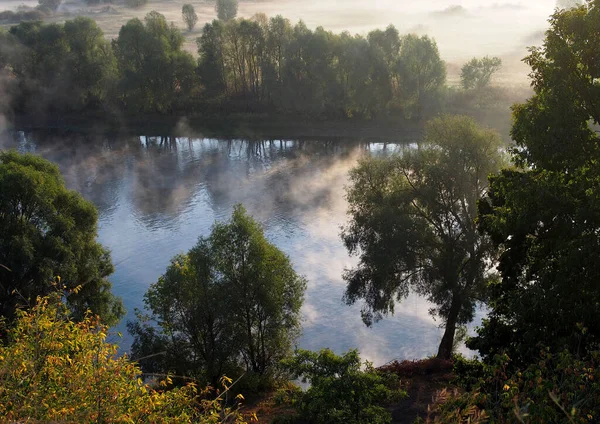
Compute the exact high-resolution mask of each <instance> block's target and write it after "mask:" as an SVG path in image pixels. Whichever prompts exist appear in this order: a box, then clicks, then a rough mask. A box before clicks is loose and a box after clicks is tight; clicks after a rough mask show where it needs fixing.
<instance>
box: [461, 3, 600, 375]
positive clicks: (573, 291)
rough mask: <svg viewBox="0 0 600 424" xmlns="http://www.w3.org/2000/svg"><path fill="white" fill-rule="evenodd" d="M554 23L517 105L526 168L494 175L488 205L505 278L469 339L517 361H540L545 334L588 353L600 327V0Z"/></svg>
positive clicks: (486, 223)
mask: <svg viewBox="0 0 600 424" xmlns="http://www.w3.org/2000/svg"><path fill="white" fill-rule="evenodd" d="M550 24H551V27H550V29H549V30H548V31H547V33H546V40H545V42H544V45H543V46H542V47H540V48H535V49H532V50H531V54H530V55H529V56H528V57H527V58H526V62H527V63H528V64H529V65H530V66H531V67H532V69H533V71H532V74H531V76H532V78H533V87H534V90H535V95H534V96H533V97H532V98H531V99H529V100H528V101H527V103H525V104H522V105H517V106H515V107H514V109H513V111H514V126H513V129H512V136H513V139H514V140H515V142H516V144H517V147H516V148H515V149H514V150H513V158H514V160H515V163H516V164H517V166H518V168H517V169H511V170H505V171H503V172H502V173H501V174H500V175H498V176H495V177H494V178H492V179H491V182H490V192H489V195H488V197H487V199H486V201H485V202H481V203H480V208H479V209H480V211H479V212H480V218H479V220H480V223H481V229H482V230H484V231H485V232H486V233H487V234H489V235H490V236H491V237H492V239H493V241H494V243H495V245H496V246H497V247H498V249H499V250H500V253H501V254H500V261H499V266H498V270H499V271H500V273H501V277H502V278H501V280H500V281H499V282H498V284H495V285H493V287H492V290H491V302H490V306H491V310H490V313H489V317H488V319H487V320H485V321H484V324H483V326H482V328H481V329H480V330H479V331H478V336H477V337H475V338H474V339H472V340H471V342H470V343H469V346H470V347H471V348H473V349H477V350H479V352H480V353H481V355H482V356H483V358H484V360H491V359H492V358H494V356H496V355H498V354H502V353H507V354H508V356H509V357H510V358H511V360H512V362H511V364H512V365H514V366H525V365H528V364H530V363H532V362H533V361H536V358H537V356H538V352H539V345H538V344H539V343H540V342H542V343H544V344H545V345H547V346H548V347H549V348H550V349H551V352H552V353H556V352H559V351H562V350H563V349H564V348H565V346H566V347H567V348H568V349H569V351H570V352H571V353H573V354H582V353H585V351H586V350H587V349H588V346H590V345H593V344H594V343H596V342H597V341H598V339H599V337H600V321H599V320H598V316H597V311H598V307H599V305H600V286H599V285H598V280H599V278H600V267H599V262H598V260H597V258H598V256H599V255H600V238H599V235H600V231H599V229H600V207H599V205H600V202H599V201H598V198H599V196H600V172H599V171H600V168H599V167H598V163H599V161H600V150H599V146H600V138H599V136H598V132H597V129H595V128H593V127H592V124H593V123H595V124H596V125H597V124H598V123H599V122H600V80H599V79H598V78H599V77H600V62H598V61H597V60H595V59H594V57H595V56H594V55H596V51H597V50H596V47H594V46H598V43H600V35H599V34H600V1H599V0H595V1H593V2H589V3H588V5H587V6H582V7H579V8H575V9H570V10H563V11H558V12H556V13H555V14H554V15H553V16H552V18H551V20H550ZM581 329H585V332H582V331H580V330H581Z"/></svg>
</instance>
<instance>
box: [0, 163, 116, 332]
mask: <svg viewBox="0 0 600 424" xmlns="http://www.w3.org/2000/svg"><path fill="white" fill-rule="evenodd" d="M97 222H98V212H97V211H96V208H95V207H94V205H93V204H92V203H90V202H88V201H86V200H84V199H83V198H82V197H81V196H80V195H79V194H78V193H76V192H74V191H70V190H67V189H66V188H65V185H64V181H63V179H62V177H61V175H60V171H59V170H58V167H56V166H55V165H53V164H52V163H50V162H48V161H46V160H44V159H42V158H40V157H38V156H34V155H32V154H19V153H16V152H13V151H11V152H3V153H0V264H2V265H3V266H2V267H0V314H1V315H2V316H3V317H5V318H7V319H8V320H9V321H10V320H12V319H13V318H14V316H15V310H16V308H17V307H19V306H22V307H26V306H29V305H33V304H34V303H35V299H36V297H37V296H44V295H46V294H48V293H50V292H52V291H55V290H57V289H60V290H62V289H66V290H67V291H71V290H73V289H75V288H76V287H78V286H81V287H80V289H78V290H77V293H72V294H71V295H70V296H68V305H69V306H70V308H71V309H72V311H73V314H74V317H75V318H78V319H81V318H83V316H84V315H85V313H86V311H87V310H88V309H89V310H91V311H92V312H93V313H96V314H99V315H100V316H101V318H102V321H103V322H104V323H106V324H109V325H112V324H116V323H117V322H118V320H119V318H121V316H122V315H123V313H124V310H123V306H122V304H121V301H120V299H118V298H116V297H115V296H113V294H112V293H111V284H110V282H109V281H108V279H107V277H108V276H109V275H110V274H112V272H113V265H112V263H111V260H110V254H109V252H108V251H107V250H106V249H105V248H104V247H102V245H100V244H99V243H98V242H97V241H96V233H97V230H98V225H97ZM57 277H60V285H59V286H57V285H56V284H55V282H56V279H57Z"/></svg>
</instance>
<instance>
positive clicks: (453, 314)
mask: <svg viewBox="0 0 600 424" xmlns="http://www.w3.org/2000/svg"><path fill="white" fill-rule="evenodd" d="M460 298H461V296H460V295H459V294H457V293H455V294H453V295H452V305H450V312H449V313H448V317H447V319H446V330H445V331H444V336H443V337H442V341H441V342H440V347H439V348H438V353H437V357H438V359H450V357H451V356H452V346H453V345H454V333H455V332H456V322H457V321H458V315H459V313H460V308H461V306H462V305H461V302H460Z"/></svg>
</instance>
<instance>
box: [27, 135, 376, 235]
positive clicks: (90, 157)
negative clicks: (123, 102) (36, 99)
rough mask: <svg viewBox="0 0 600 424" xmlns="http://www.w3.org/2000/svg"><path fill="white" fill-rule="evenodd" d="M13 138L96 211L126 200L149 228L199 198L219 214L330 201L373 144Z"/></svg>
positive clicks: (263, 215) (279, 210) (105, 212)
mask: <svg viewBox="0 0 600 424" xmlns="http://www.w3.org/2000/svg"><path fill="white" fill-rule="evenodd" d="M15 145H16V146H17V147H18V148H20V149H21V150H30V151H35V152H37V153H40V154H41V155H42V156H44V157H46V158H48V159H50V160H52V161H54V162H56V163H58V165H59V167H60V168H61V171H62V172H63V174H64V175H65V179H66V182H67V185H68V187H70V188H72V189H75V190H77V191H79V192H81V193H82V194H83V195H84V196H85V197H86V198H87V199H89V200H91V201H93V202H94V203H95V204H96V205H97V207H98V209H99V211H100V214H101V216H103V217H106V216H110V215H111V214H112V213H113V212H114V210H115V209H116V208H117V206H118V205H119V203H120V202H119V201H120V200H121V201H125V202H126V203H129V204H130V205H131V208H132V211H133V214H134V215H135V218H136V219H137V220H138V221H139V222H141V223H142V224H143V225H144V226H146V227H148V228H159V227H161V226H168V225H169V224H172V223H173V222H174V221H175V220H176V219H177V218H178V217H179V216H181V214H182V213H185V211H188V210H190V209H191V208H193V207H194V204H195V203H196V202H199V201H204V202H206V203H208V206H209V207H210V208H211V209H212V210H213V211H214V215H215V217H217V218H218V217H221V216H225V215H227V214H229V213H230V209H231V206H232V205H233V204H235V203H239V202H241V203H244V204H245V205H246V206H247V207H248V209H249V211H250V212H251V213H253V214H255V215H256V216H257V217H258V218H259V219H261V220H263V221H266V220H268V219H270V218H272V217H274V216H276V217H282V216H286V217H289V218H290V219H291V218H293V217H294V216H299V215H302V214H303V213H304V212H305V211H307V210H310V209H314V208H321V207H328V205H329V204H330V202H332V199H338V200H339V199H340V198H342V194H341V191H342V190H343V180H345V176H346V174H347V170H348V169H349V168H350V167H351V166H352V165H353V164H354V163H355V161H356V159H357V156H358V155H359V154H361V153H360V152H364V151H366V150H368V149H369V148H370V146H371V145H370V144H369V143H365V142H360V141H353V140H293V141H292V140H218V139H188V138H174V137H168V136H163V137H150V136H141V137H121V136H104V135H73V134H69V135H64V134H51V133H47V132H46V133H36V134H29V133H28V134H26V135H25V136H21V137H20V138H19V137H17V140H16V141H15ZM357 152H358V153H357ZM120 196H121V197H123V196H126V198H125V199H120V198H119V197H120ZM336 201H337V200H336Z"/></svg>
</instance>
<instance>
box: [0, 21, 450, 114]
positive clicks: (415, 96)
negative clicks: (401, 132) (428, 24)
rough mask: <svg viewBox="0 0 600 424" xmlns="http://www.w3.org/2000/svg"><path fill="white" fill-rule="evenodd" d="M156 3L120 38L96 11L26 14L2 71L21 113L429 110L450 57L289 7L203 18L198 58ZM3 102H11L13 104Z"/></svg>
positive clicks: (5, 45)
mask: <svg viewBox="0 0 600 424" xmlns="http://www.w3.org/2000/svg"><path fill="white" fill-rule="evenodd" d="M183 40H184V38H183V36H182V34H181V33H180V31H179V30H178V29H177V28H175V26H174V25H173V24H169V23H168V22H167V20H166V19H165V17H164V16H163V15H161V14H159V13H157V12H150V13H148V15H147V16H146V17H145V18H144V20H143V21H142V20H139V19H132V20H130V21H129V22H127V23H126V24H125V25H124V26H123V27H122V28H121V30H120V32H119V36H118V38H117V39H115V40H113V41H112V42H109V41H107V40H106V39H105V38H104V35H103V33H102V30H101V29H100V28H99V27H98V26H97V25H96V23H95V22H94V21H92V20H90V19H87V18H82V17H78V18H76V19H74V20H71V21H67V22H65V23H64V24H44V23H42V22H23V23H20V24H19V25H16V26H13V27H11V28H10V29H9V30H8V32H0V72H1V73H2V75H3V83H4V85H5V87H4V92H5V93H6V94H7V95H8V96H7V98H9V99H11V102H8V103H9V104H10V108H11V109H12V110H13V111H14V112H15V113H32V112H37V113H39V114H44V113H48V112H79V113H82V114H84V113H91V112H92V111H98V110H101V111H106V112H113V113H122V112H126V113H130V114H139V113H164V114H169V113H172V114H177V113H190V114H191V113H198V114H199V113H206V112H212V113H233V112H244V113H247V112H251V113H258V112H262V113H273V114H274V113H288V114H300V115H304V116H313V117H360V118H373V117H380V116H386V115H393V116H402V117H407V118H418V117H421V116H422V115H423V114H424V113H425V112H426V111H429V112H431V111H435V110H437V107H438V106H439V103H440V101H441V95H442V91H443V89H444V87H445V82H446V67H445V64H444V62H443V61H442V60H441V58H440V55H439V52H438V49H437V46H436V43H435V41H434V40H432V39H431V38H429V37H427V36H422V37H420V36H416V35H406V36H400V35H399V33H398V31H397V30H396V29H395V28H394V27H392V26H390V27H388V28H387V29H386V30H376V31H372V32H370V33H369V34H368V36H366V37H363V36H358V35H356V36H353V35H350V34H349V33H342V34H334V33H332V32H329V31H326V30H324V29H323V28H317V29H316V30H314V31H312V30H310V29H308V28H307V27H306V25H305V24H304V23H303V22H299V23H297V24H296V25H292V24H291V23H290V21H288V20H287V19H284V18H283V17H281V16H277V17H275V18H271V19H267V18H266V17H265V16H264V15H258V16H256V17H254V18H252V19H238V20H230V21H227V22H223V21H214V22H212V23H209V24H206V25H205V27H204V29H203V31H202V35H201V36H200V37H199V39H198V54H199V58H198V59H197V60H196V59H195V58H194V57H193V56H192V55H191V54H189V53H188V52H185V51H183V50H182V44H183ZM5 107H6V105H5Z"/></svg>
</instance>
